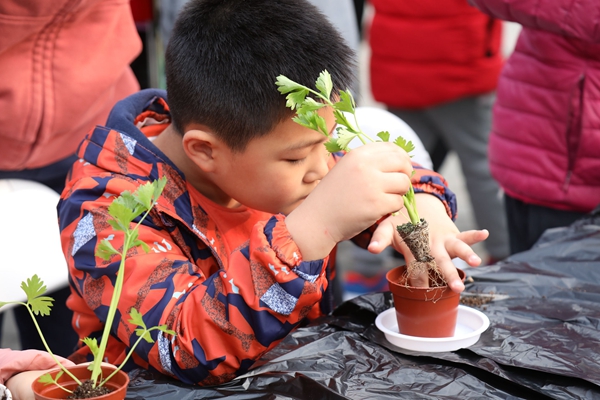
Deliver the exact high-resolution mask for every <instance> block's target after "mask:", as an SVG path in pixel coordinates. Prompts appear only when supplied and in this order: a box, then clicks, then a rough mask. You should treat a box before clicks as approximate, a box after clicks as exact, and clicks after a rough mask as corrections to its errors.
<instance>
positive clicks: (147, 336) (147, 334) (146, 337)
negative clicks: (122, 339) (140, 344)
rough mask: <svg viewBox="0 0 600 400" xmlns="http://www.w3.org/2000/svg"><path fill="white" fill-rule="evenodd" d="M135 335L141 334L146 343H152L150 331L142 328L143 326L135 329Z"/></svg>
mask: <svg viewBox="0 0 600 400" xmlns="http://www.w3.org/2000/svg"><path fill="white" fill-rule="evenodd" d="M135 333H136V335H138V336H141V337H142V338H144V340H145V341H146V342H148V343H154V339H152V336H150V331H148V330H146V329H143V328H138V329H136V330H135Z"/></svg>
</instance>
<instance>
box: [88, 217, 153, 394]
mask: <svg viewBox="0 0 600 400" xmlns="http://www.w3.org/2000/svg"><path fill="white" fill-rule="evenodd" d="M149 213H150V209H148V210H147V211H146V213H145V214H144V216H143V217H142V218H141V219H140V221H139V222H138V223H137V224H136V225H135V228H133V230H131V231H127V232H125V242H124V243H123V252H122V253H120V255H121V262H120V263H119V271H117V279H116V281H115V288H114V290H113V294H112V297H111V299H110V306H109V308H108V314H107V316H106V322H105V323H104V330H103V331H102V339H101V340H100V346H99V347H98V356H97V357H94V361H93V362H92V365H93V368H92V377H91V380H92V381H93V382H94V387H96V386H102V385H104V383H106V381H107V380H104V381H102V382H101V383H100V385H97V382H98V377H99V376H100V374H101V373H102V358H103V356H104V352H105V351H106V345H107V344H108V338H109V336H110V329H111V326H112V324H113V321H114V319H115V314H116V311H117V306H118V304H119V299H120V298H121V291H122V289H123V280H124V279H125V278H124V275H125V259H126V256H127V252H128V251H129V248H130V247H131V241H132V238H133V232H135V231H136V230H137V229H138V227H139V226H140V224H141V223H142V221H144V219H145V218H146V217H147V216H148V214H149ZM122 367H123V363H121V365H120V366H119V367H118V368H117V371H118V370H119V369H121V368H122ZM115 372H116V371H115Z"/></svg>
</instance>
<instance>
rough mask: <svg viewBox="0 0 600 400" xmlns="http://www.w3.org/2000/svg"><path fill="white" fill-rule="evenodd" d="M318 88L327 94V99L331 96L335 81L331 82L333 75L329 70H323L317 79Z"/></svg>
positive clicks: (324, 94)
mask: <svg viewBox="0 0 600 400" xmlns="http://www.w3.org/2000/svg"><path fill="white" fill-rule="evenodd" d="M315 85H316V87H317V90H318V91H319V92H320V93H321V94H322V95H323V96H325V97H326V98H327V99H330V98H331V90H332V89H333V83H332V82H331V75H330V74H329V72H328V71H327V70H323V71H322V72H321V73H320V74H319V77H318V78H317V81H316V82H315Z"/></svg>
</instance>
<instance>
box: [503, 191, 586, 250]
mask: <svg viewBox="0 0 600 400" xmlns="http://www.w3.org/2000/svg"><path fill="white" fill-rule="evenodd" d="M504 197H505V198H504V201H505V205H506V216H507V220H508V234H509V239H510V253H511V254H516V253H520V252H523V251H527V250H529V249H531V248H532V247H533V246H534V245H535V243H536V242H537V241H538V240H539V238H540V237H541V236H542V234H543V233H544V232H545V231H546V230H547V229H551V228H558V227H563V226H569V225H571V224H572V223H573V222H575V221H577V220H578V219H579V218H581V217H583V216H585V215H586V214H585V213H581V212H576V211H563V210H555V209H553V208H548V207H542V206H538V205H534V204H527V203H524V202H522V201H520V200H517V199H515V198H513V197H511V196H508V195H505V196H504Z"/></svg>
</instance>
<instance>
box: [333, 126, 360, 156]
mask: <svg viewBox="0 0 600 400" xmlns="http://www.w3.org/2000/svg"><path fill="white" fill-rule="evenodd" d="M355 137H356V134H355V133H353V132H350V131H349V130H348V129H346V128H345V127H338V128H337V145H338V146H339V147H341V148H342V150H346V151H348V145H349V144H350V142H351V141H352V139H354V138H355Z"/></svg>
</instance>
